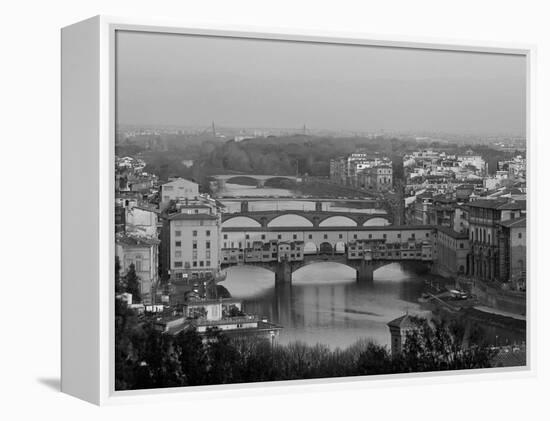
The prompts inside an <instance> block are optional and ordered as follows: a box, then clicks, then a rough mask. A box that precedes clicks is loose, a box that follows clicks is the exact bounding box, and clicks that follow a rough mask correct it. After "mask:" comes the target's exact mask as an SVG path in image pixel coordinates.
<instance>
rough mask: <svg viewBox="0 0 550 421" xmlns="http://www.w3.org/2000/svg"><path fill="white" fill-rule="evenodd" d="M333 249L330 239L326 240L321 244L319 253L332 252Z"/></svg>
mask: <svg viewBox="0 0 550 421" xmlns="http://www.w3.org/2000/svg"><path fill="white" fill-rule="evenodd" d="M332 251H333V248H332V244H330V243H329V242H328V241H324V242H322V243H321V244H319V254H332Z"/></svg>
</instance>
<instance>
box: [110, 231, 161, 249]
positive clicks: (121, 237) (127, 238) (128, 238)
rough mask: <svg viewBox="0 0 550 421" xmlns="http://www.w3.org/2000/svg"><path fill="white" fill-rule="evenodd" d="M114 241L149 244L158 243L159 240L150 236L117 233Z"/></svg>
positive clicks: (133, 244) (136, 244) (129, 244)
mask: <svg viewBox="0 0 550 421" xmlns="http://www.w3.org/2000/svg"><path fill="white" fill-rule="evenodd" d="M116 243H117V244H124V245H128V246H151V245H155V244H159V243H160V241H159V240H157V239H156V238H151V237H140V236H136V235H128V234H117V236H116Z"/></svg>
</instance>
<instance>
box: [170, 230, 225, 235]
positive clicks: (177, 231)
mask: <svg viewBox="0 0 550 421" xmlns="http://www.w3.org/2000/svg"><path fill="white" fill-rule="evenodd" d="M174 235H175V236H176V237H181V230H176V231H175V232H174ZM197 235H198V232H197V231H196V230H195V231H193V237H196V236H197ZM226 235H227V234H226ZM206 236H207V237H210V230H206Z"/></svg>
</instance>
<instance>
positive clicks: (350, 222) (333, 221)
mask: <svg viewBox="0 0 550 421" xmlns="http://www.w3.org/2000/svg"><path fill="white" fill-rule="evenodd" d="M319 226H320V227H356V226H357V221H355V220H354V219H352V218H350V217H349V216H341V215H336V216H327V217H326V218H324V219H322V220H321V221H320V222H319Z"/></svg>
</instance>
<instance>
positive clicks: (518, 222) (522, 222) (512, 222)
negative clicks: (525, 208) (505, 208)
mask: <svg viewBox="0 0 550 421" xmlns="http://www.w3.org/2000/svg"><path fill="white" fill-rule="evenodd" d="M500 225H502V226H503V227H506V228H525V227H526V226H527V217H525V216H522V217H521V218H516V219H509V220H507V221H504V222H501V223H500Z"/></svg>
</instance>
